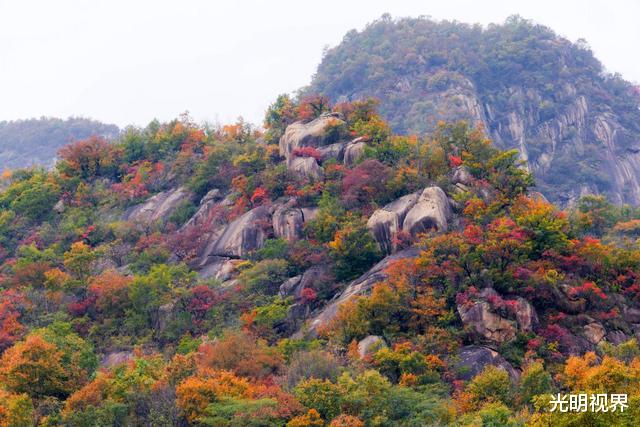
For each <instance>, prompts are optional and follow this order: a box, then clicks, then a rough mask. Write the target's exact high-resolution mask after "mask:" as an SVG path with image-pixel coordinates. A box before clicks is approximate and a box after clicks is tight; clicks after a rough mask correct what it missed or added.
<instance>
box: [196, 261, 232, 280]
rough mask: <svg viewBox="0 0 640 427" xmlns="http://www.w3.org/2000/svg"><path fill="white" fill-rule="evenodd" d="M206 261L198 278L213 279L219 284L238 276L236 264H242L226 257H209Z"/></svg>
mask: <svg viewBox="0 0 640 427" xmlns="http://www.w3.org/2000/svg"><path fill="white" fill-rule="evenodd" d="M207 261H208V262H207V263H206V265H205V266H204V267H203V268H202V269H200V271H199V275H200V277H201V278H203V279H208V278H213V279H217V280H220V281H221V282H226V281H228V280H232V279H233V278H235V277H236V276H237V275H238V270H237V267H238V264H240V263H242V260H238V259H233V258H227V257H211V258H209V259H208V260H207Z"/></svg>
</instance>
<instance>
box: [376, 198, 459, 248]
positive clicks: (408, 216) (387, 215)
mask: <svg viewBox="0 0 640 427" xmlns="http://www.w3.org/2000/svg"><path fill="white" fill-rule="evenodd" d="M451 214H452V213H451V206H450V204H449V199H448V198H447V196H446V194H444V191H442V189H441V188H440V187H428V188H425V189H424V190H422V191H418V192H416V193H412V194H407V195H406V196H402V197H400V198H399V199H397V200H395V201H393V202H391V203H389V204H388V205H386V206H384V207H383V208H382V209H378V210H376V211H375V212H374V213H373V214H372V215H371V217H369V220H368V221H367V227H368V228H369V230H371V233H372V234H373V237H374V238H375V240H376V242H378V246H379V247H380V249H381V250H382V251H383V252H384V253H386V254H390V253H393V252H394V251H395V250H396V248H395V246H394V236H395V235H396V234H397V233H398V232H399V231H406V232H407V233H409V234H410V235H412V236H416V235H417V234H419V233H423V232H425V231H428V230H436V231H447V229H448V226H449V219H450V218H451Z"/></svg>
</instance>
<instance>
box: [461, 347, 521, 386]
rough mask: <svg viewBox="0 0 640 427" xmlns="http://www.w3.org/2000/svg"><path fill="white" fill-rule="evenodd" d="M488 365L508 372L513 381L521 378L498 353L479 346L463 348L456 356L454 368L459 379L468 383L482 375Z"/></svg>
mask: <svg viewBox="0 0 640 427" xmlns="http://www.w3.org/2000/svg"><path fill="white" fill-rule="evenodd" d="M488 365H493V366H496V367H498V368H500V369H502V370H504V371H506V372H507V373H508V374H509V377H511V379H512V380H516V379H517V378H518V377H519V376H520V375H519V373H518V371H516V370H515V369H514V368H513V366H511V364H510V363H509V362H507V361H506V360H505V359H504V358H503V357H502V356H500V354H499V353H498V352H497V351H495V350H492V349H490V348H488V347H483V346H478V345H469V346H465V347H462V348H461V349H460V350H459V351H458V353H457V355H456V360H455V361H454V364H453V368H454V371H455V372H456V376H457V378H459V379H461V380H465V381H468V380H471V379H472V378H473V377H475V376H476V375H478V374H479V373H481V372H482V371H483V370H484V368H485V367H486V366H488Z"/></svg>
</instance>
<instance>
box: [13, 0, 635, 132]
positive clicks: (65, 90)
mask: <svg viewBox="0 0 640 427" xmlns="http://www.w3.org/2000/svg"><path fill="white" fill-rule="evenodd" d="M385 12H388V13H390V14H391V15H392V16H393V17H404V16H419V15H428V16H431V17H433V18H435V19H449V20H453V19H455V20H458V21H462V22H479V23H482V24H488V23H491V22H503V21H504V19H505V18H506V17H507V16H509V15H512V14H520V15H521V16H523V17H524V18H528V19H533V20H534V21H536V22H538V23H541V24H545V25H548V26H550V27H552V28H553V29H554V30H555V31H556V32H558V33H559V34H561V35H563V36H565V37H568V38H569V39H571V40H574V41H575V40H576V39H578V38H585V39H586V40H587V41H588V42H589V44H590V45H591V47H592V49H593V50H594V52H595V54H596V56H597V57H598V58H599V59H600V60H601V61H602V62H603V63H604V65H605V67H606V68H607V69H608V70H609V71H613V72H619V73H621V74H622V75H623V76H624V77H625V78H626V79H628V80H631V81H635V82H639V81H640V56H639V55H638V42H640V25H638V19H639V18H640V1H639V0H608V1H599V0H581V1H578V0H575V1H573V0H568V1H567V0H551V1H548V0H527V1H518V0H504V1H501V0H495V1H492V0H483V1H478V0H465V1H463V0H460V1H456V0H436V1H434V0H416V1H401V0H394V1H378V0H367V1H352V0H340V1H333V0H316V1H303V0H297V1H295V0H292V1H277V0H271V1H260V0H253V1H242V0H240V1H237V0H226V1H220V0H218V1H213V0H211V1H197V0H176V1H163V0H146V1H142V0H140V1H136V0H127V1H120V0H108V1H101V0H91V1H89V0H84V1H83V0H77V1H73V0H56V1H51V0H42V1H32V0H12V1H10V0H0V121H1V120H12V119H20V118H30V117H40V116H43V115H44V116H55V117H68V116H72V115H73V116H84V117H91V118H95V119H98V120H102V121H105V122H109V123H115V124H118V125H120V126H123V125H126V124H131V123H133V124H138V125H144V124H146V123H148V122H149V121H150V120H152V119H153V118H158V119H161V120H168V119H172V118H175V117H177V115H179V114H180V113H181V112H183V111H187V110H188V111H189V112H190V113H191V116H192V117H194V118H195V119H196V120H198V121H202V120H207V121H212V122H215V121H220V122H228V121H231V120H234V119H235V118H236V117H238V116H243V117H244V118H245V119H246V120H249V121H252V122H254V123H259V122H260V121H261V120H262V116H263V112H264V110H265V108H266V107H267V106H268V105H269V103H271V102H272V101H273V100H274V99H275V97H276V96H277V95H278V94H279V93H284V92H292V91H294V90H296V89H298V88H299V87H301V86H303V85H306V84H308V83H309V81H310V78H311V76H312V74H313V73H314V71H315V69H316V66H317V64H318V63H319V61H320V59H321V57H322V49H323V47H324V46H326V45H329V46H335V45H336V44H338V43H339V42H340V40H341V39H342V37H343V35H344V34H345V33H346V32H347V31H348V30H350V29H352V28H356V29H362V28H363V27H364V26H365V24H366V23H368V22H370V21H372V20H374V19H376V18H378V17H380V16H381V15H382V14H383V13H385Z"/></svg>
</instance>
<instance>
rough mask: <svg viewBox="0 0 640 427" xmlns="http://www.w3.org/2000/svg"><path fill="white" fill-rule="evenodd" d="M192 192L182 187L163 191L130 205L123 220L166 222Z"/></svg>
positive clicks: (148, 222)
mask: <svg viewBox="0 0 640 427" xmlns="http://www.w3.org/2000/svg"><path fill="white" fill-rule="evenodd" d="M191 197H193V194H192V193H191V192H189V191H187V189H185V188H184V187H179V188H175V189H173V190H168V191H163V192H162V193H158V194H156V195H155V196H153V197H150V198H149V199H148V200H147V201H146V202H144V203H141V204H139V205H135V206H132V207H131V208H129V209H127V211H126V212H125V213H124V215H123V219H124V220H125V221H134V222H142V223H147V224H151V223H154V222H156V221H162V222H167V220H168V219H169V217H170V216H171V214H172V213H173V212H174V211H175V210H176V208H178V207H179V206H180V205H181V204H182V203H183V202H185V201H187V200H189V199H191Z"/></svg>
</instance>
